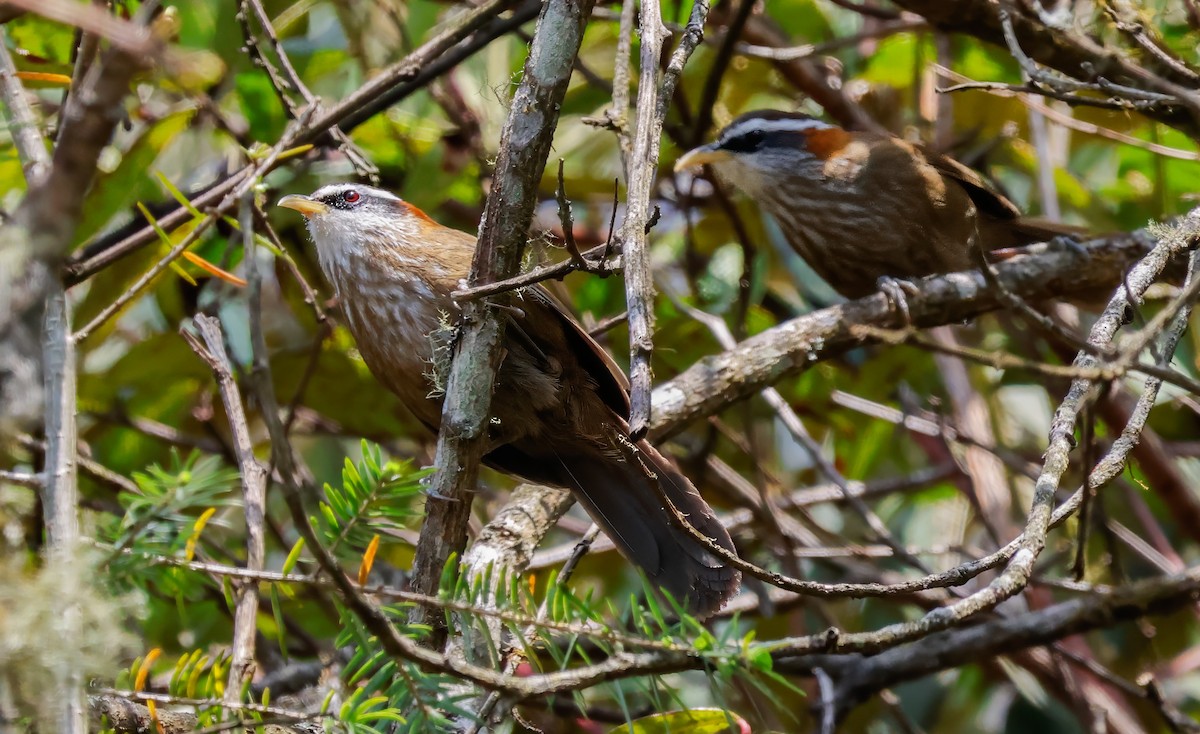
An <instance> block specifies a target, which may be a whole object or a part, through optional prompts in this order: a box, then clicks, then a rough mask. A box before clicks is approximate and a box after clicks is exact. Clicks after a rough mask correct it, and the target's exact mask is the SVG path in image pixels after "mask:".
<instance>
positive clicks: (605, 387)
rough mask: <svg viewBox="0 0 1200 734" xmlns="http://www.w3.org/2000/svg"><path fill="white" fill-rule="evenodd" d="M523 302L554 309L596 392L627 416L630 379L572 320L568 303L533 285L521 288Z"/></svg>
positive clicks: (581, 327) (550, 309)
mask: <svg viewBox="0 0 1200 734" xmlns="http://www.w3.org/2000/svg"><path fill="white" fill-rule="evenodd" d="M524 296H525V298H526V300H527V304H526V306H527V307H529V306H543V307H545V308H546V309H547V310H548V311H549V312H551V313H553V314H554V315H555V316H556V317H557V319H558V322H559V323H560V324H561V325H562V327H563V333H564V335H565V336H566V337H567V340H568V341H570V342H571V344H572V346H574V347H575V349H574V350H572V351H573V352H574V353H575V354H576V355H578V356H579V361H580V363H581V364H582V365H583V368H584V370H586V371H587V373H588V375H590V376H591V378H592V379H593V380H595V381H596V392H597V393H598V394H599V395H600V398H601V399H602V400H603V401H604V404H605V405H607V406H608V407H609V408H611V409H612V411H613V412H614V413H616V414H617V415H619V416H621V418H628V417H629V380H628V378H626V377H625V373H624V372H622V371H621V368H620V366H618V365H617V363H616V362H615V361H613V358H612V357H610V356H609V354H608V352H606V351H604V348H603V347H601V346H600V345H599V344H598V343H596V340H595V339H593V338H592V337H591V335H590V334H588V333H587V331H585V330H584V328H583V325H582V324H580V323H579V322H578V321H576V320H575V317H574V316H572V315H571V312H570V311H568V310H567V307H566V306H564V305H563V304H562V302H560V301H559V300H558V299H557V298H555V297H554V296H553V295H552V294H551V293H550V291H548V290H546V289H545V288H543V287H541V286H540V285H539V286H534V287H533V288H529V289H527V290H526V291H524Z"/></svg>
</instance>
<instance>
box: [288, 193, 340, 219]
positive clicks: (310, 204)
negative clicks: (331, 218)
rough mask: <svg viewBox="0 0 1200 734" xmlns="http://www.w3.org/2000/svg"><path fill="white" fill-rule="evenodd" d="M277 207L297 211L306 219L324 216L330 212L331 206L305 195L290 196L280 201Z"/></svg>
mask: <svg viewBox="0 0 1200 734" xmlns="http://www.w3.org/2000/svg"><path fill="white" fill-rule="evenodd" d="M276 206H282V207H284V208H286V209H295V210H296V211H298V212H300V213H301V214H303V215H304V216H306V217H311V216H312V215H314V214H324V213H325V212H327V211H329V206H328V205H326V204H323V203H321V202H319V201H317V200H316V199H313V198H310V197H308V196H304V195H303V194H288V195H287V196H285V197H283V198H282V199H280V200H279V203H278V204H276Z"/></svg>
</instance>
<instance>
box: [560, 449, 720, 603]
mask: <svg viewBox="0 0 1200 734" xmlns="http://www.w3.org/2000/svg"><path fill="white" fill-rule="evenodd" d="M622 450H623V453H625V454H632V453H633V452H632V447H629V446H624V447H622ZM637 453H638V454H640V458H641V460H642V463H644V464H645V465H646V467H647V468H649V469H650V471H652V472H654V473H655V474H656V475H657V481H658V482H660V483H661V486H662V488H663V490H664V491H665V494H666V495H667V496H668V497H669V498H670V499H671V503H672V504H674V505H675V507H676V508H677V509H678V510H679V511H680V512H681V513H682V514H683V515H684V516H685V517H686V518H687V521H688V524H690V525H691V526H692V527H694V528H695V529H696V530H698V531H699V532H700V533H701V534H702V535H704V536H705V537H707V538H709V539H710V540H712V541H713V542H714V543H716V544H717V545H719V546H721V547H722V548H725V549H727V550H729V551H730V552H734V548H733V541H732V540H730V538H729V532H728V531H726V530H725V528H724V526H722V525H721V523H720V521H719V520H717V517H716V515H715V514H714V513H713V511H712V508H711V507H709V506H708V503H706V502H705V501H704V498H703V497H701V496H700V493H699V492H697V491H696V488H695V487H693V486H692V483H691V482H689V481H688V480H687V478H686V477H684V476H683V475H682V474H680V473H679V472H678V471H677V470H676V469H675V468H674V467H673V466H671V463H670V462H669V461H668V460H667V459H666V458H664V457H663V456H662V454H660V453H658V451H656V450H655V449H654V447H653V446H651V445H650V444H649V443H647V442H645V441H641V442H639V443H638V444H637ZM558 459H559V462H560V465H561V469H562V473H561V480H560V482H559V483H560V484H562V485H563V486H565V487H568V488H570V489H571V490H572V492H573V493H574V495H575V498H576V499H577V500H578V501H579V502H580V504H582V505H583V506H584V509H586V510H587V512H588V514H589V515H591V517H592V519H593V520H595V522H596V524H597V525H599V526H600V527H601V528H603V529H604V532H606V533H607V534H608V535H609V537H611V538H612V539H613V542H614V543H615V544H616V545H617V548H619V549H620V550H621V552H622V554H624V555H625V556H626V557H627V558H628V559H629V560H631V561H633V562H634V563H636V564H637V565H638V566H640V567H641V568H642V569H643V570H644V571H645V572H646V575H647V576H648V577H649V578H650V581H651V582H653V583H654V584H656V585H658V586H660V587H662V588H664V589H666V590H667V591H668V592H670V593H671V596H673V597H674V598H675V599H677V600H682V601H684V602H685V603H686V606H687V608H688V610H689V611H690V612H691V613H693V614H695V615H697V616H699V617H702V618H703V617H707V616H709V615H710V614H712V613H714V612H716V611H717V610H718V609H720V608H721V606H722V605H723V604H724V603H725V602H726V601H727V600H728V599H729V598H730V597H731V596H733V594H734V593H735V592H737V589H738V584H739V582H740V580H741V574H740V573H738V571H737V570H736V569H733V568H730V567H729V566H727V565H725V563H724V561H722V560H721V559H720V558H718V557H716V556H715V555H714V554H713V553H711V552H710V551H709V550H708V549H707V548H705V547H704V546H703V545H702V544H701V543H700V542H699V541H697V540H696V538H694V537H692V535H691V534H690V533H688V532H687V531H686V530H685V529H683V528H681V527H679V526H678V525H676V524H675V521H674V520H673V519H672V517H671V515H670V514H669V510H668V509H667V508H666V507H664V506H663V504H662V502H660V501H659V496H658V493H657V492H656V491H655V488H654V485H653V484H652V481H654V480H652V479H651V478H650V477H649V476H648V475H647V472H646V471H645V470H644V469H643V468H642V467H641V466H640V465H639V462H638V461H637V460H636V459H634V458H633V457H632V456H630V459H626V458H624V457H623V456H622V457H617V456H601V455H599V454H597V455H590V456H578V455H577V456H559V457H558ZM547 468H549V467H547Z"/></svg>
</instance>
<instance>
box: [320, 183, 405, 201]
mask: <svg viewBox="0 0 1200 734" xmlns="http://www.w3.org/2000/svg"><path fill="white" fill-rule="evenodd" d="M350 189H354V190H355V191H357V192H359V193H360V194H366V195H367V196H373V197H376V198H379V199H391V200H392V201H401V198H400V197H399V196H396V195H395V194H393V193H392V192H390V191H384V190H383V189H377V188H375V187H374V186H367V185H365V184H355V183H335V184H327V185H325V186H322V187H321V188H319V189H317V190H316V191H314V192H312V198H314V199H322V198H324V197H326V196H330V195H332V194H336V193H338V192H341V191H349V190H350Z"/></svg>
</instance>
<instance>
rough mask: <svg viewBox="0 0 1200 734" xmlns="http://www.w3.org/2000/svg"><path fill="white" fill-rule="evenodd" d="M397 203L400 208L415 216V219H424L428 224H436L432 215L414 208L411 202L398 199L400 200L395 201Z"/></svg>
mask: <svg viewBox="0 0 1200 734" xmlns="http://www.w3.org/2000/svg"><path fill="white" fill-rule="evenodd" d="M397 204H398V205H399V206H400V208H401V209H403V210H404V211H406V212H408V213H409V214H411V215H412V216H414V217H416V218H417V219H421V220H424V221H426V222H429V223H430V224H437V222H435V221H433V217H431V216H429V215H428V214H426V213H425V212H423V211H421V210H420V209H418V208H416V207H415V206H413V205H412V204H409V203H408V202H407V201H400V202H397Z"/></svg>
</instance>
